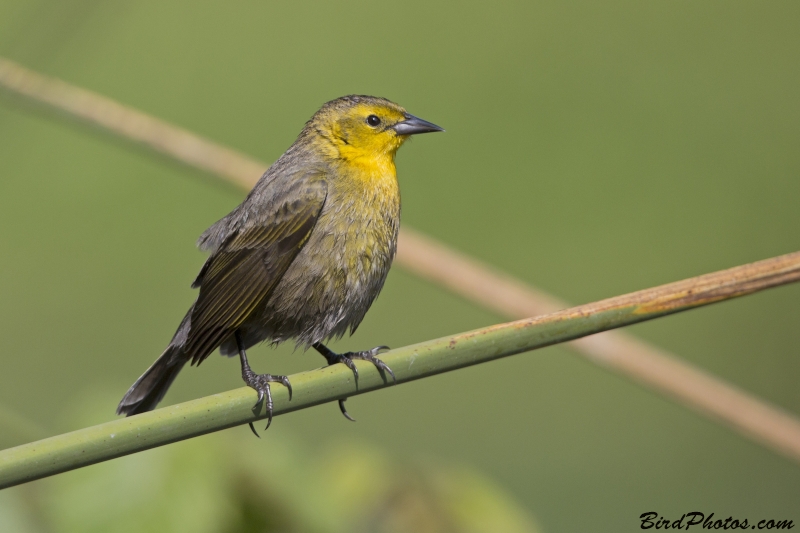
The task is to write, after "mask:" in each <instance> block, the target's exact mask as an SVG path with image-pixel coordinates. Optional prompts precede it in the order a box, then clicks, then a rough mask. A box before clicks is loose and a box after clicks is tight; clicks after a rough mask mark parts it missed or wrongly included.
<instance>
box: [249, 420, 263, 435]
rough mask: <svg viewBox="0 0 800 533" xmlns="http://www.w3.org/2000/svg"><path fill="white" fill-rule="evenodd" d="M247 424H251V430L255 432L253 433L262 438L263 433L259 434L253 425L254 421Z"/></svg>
mask: <svg viewBox="0 0 800 533" xmlns="http://www.w3.org/2000/svg"><path fill="white" fill-rule="evenodd" d="M247 425H248V426H250V430H251V431H252V432H253V435H255V436H256V437H258V438H259V439H260V438H261V435H259V434H258V432H256V428H255V426H254V425H253V423H252V422H248V423H247Z"/></svg>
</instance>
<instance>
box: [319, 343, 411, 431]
mask: <svg viewBox="0 0 800 533" xmlns="http://www.w3.org/2000/svg"><path fill="white" fill-rule="evenodd" d="M311 346H313V347H314V349H315V350H317V351H318V352H319V353H321V354H322V357H324V358H325V360H326V361H328V364H329V365H335V364H336V363H343V364H344V365H346V366H347V368H349V369H350V370H351V371H352V372H353V378H354V379H355V381H356V388H358V368H356V365H355V363H353V359H362V360H364V361H369V362H370V363H372V364H373V365H375V366H376V367H377V368H378V372H380V373H381V377H383V380H384V381H386V376H385V375H384V372H388V373H389V375H390V376H392V380H393V381H394V382H395V383H397V378H396V377H395V376H394V372H392V369H391V368H389V366H388V365H387V364H386V363H384V362H383V361H381V360H380V359H378V357H377V355H378V354H379V353H381V352H382V351H384V350H388V349H389V347H388V346H376V347H375V348H373V349H371V350H365V351H363V352H347V353H336V352H334V351H333V350H331V349H330V348H328V347H327V346H325V345H324V344H322V343H321V342H316V343H314V344H312V345H311ZM346 400H347V398H344V399H341V400H339V409H341V410H342V414H343V415H344V416H345V418H347V419H348V420H352V421H353V422H355V419H353V418H352V417H351V416H350V415H349V414H348V413H347V409H345V407H344V402H345V401H346Z"/></svg>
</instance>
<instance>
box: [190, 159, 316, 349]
mask: <svg viewBox="0 0 800 533" xmlns="http://www.w3.org/2000/svg"><path fill="white" fill-rule="evenodd" d="M280 181H281V182H282V183H281V184H280V185H283V187H275V188H276V189H283V190H282V191H275V192H274V193H273V194H271V195H270V198H269V199H268V200H266V199H265V200H264V201H263V202H260V203H259V205H260V206H261V207H262V209H263V211H264V212H263V213H258V212H254V211H253V212H249V213H248V216H246V217H244V216H243V217H242V223H241V227H240V228H238V229H237V230H235V231H232V232H231V234H230V235H228V237H227V238H226V240H225V242H224V243H223V244H222V245H221V246H220V247H219V248H218V249H217V251H216V252H215V253H214V254H213V255H212V256H211V257H210V258H209V259H208V261H207V262H206V264H205V265H204V266H203V269H202V270H201V272H200V275H199V276H198V279H197V281H196V282H195V283H196V284H199V285H200V295H199V296H198V297H197V302H196V303H195V305H194V309H193V311H192V316H191V326H190V330H189V335H188V338H187V340H186V344H185V345H184V353H186V354H187V355H188V356H190V357H191V358H192V364H198V363H200V362H201V361H202V360H203V359H205V358H206V357H208V355H209V354H210V353H211V352H213V351H214V349H215V348H216V347H217V346H219V345H220V344H221V343H222V342H223V341H224V340H225V339H226V338H228V337H229V336H230V335H231V334H233V332H234V331H236V328H238V327H239V326H241V325H242V323H243V322H244V321H245V320H247V318H248V317H249V316H250V314H251V313H252V312H253V311H254V310H255V309H256V308H257V307H258V306H259V304H261V303H262V302H264V301H265V300H266V298H268V297H269V296H270V294H271V292H272V290H273V289H274V288H275V286H276V285H277V284H278V282H279V281H280V279H281V277H283V274H284V272H286V269H287V268H288V267H289V265H290V264H291V262H292V261H293V260H294V258H295V256H297V253H298V252H299V251H300V249H301V248H302V247H303V245H304V244H305V242H306V240H307V239H308V237H309V235H310V234H311V230H312V229H313V228H314V225H315V224H316V222H317V219H318V218H319V215H320V212H321V211H322V206H323V204H324V203H325V197H326V194H327V187H326V184H325V181H324V179H323V178H322V177H321V176H320V175H319V174H312V175H306V176H300V177H297V176H295V177H293V179H291V180H280ZM275 185H276V186H277V185H279V184H278V183H276V184H275ZM242 207H243V209H245V210H247V205H244V206H242Z"/></svg>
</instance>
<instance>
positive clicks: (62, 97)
mask: <svg viewBox="0 0 800 533" xmlns="http://www.w3.org/2000/svg"><path fill="white" fill-rule="evenodd" d="M0 89H6V90H7V91H8V92H9V93H10V94H14V95H20V96H24V97H25V98H26V99H29V100H30V101H31V102H36V103H39V104H44V105H46V106H48V107H49V108H51V109H53V110H57V111H58V112H59V113H62V114H64V115H65V116H67V117H71V118H77V119H80V120H82V121H84V122H85V123H87V124H91V125H93V126H95V127H98V128H101V129H102V130H104V131H107V132H109V133H113V134H114V135H117V136H119V137H120V138H122V139H126V140H130V141H134V142H137V143H141V144H142V145H144V146H148V147H150V148H151V149H153V150H155V151H157V152H159V153H161V154H163V155H165V156H167V157H170V158H173V159H174V160H176V161H180V162H183V163H185V164H187V165H189V166H192V167H194V168H198V169H200V170H203V171H205V172H209V173H211V174H213V175H216V176H218V177H220V178H222V179H223V180H226V181H230V182H233V183H237V184H239V185H241V186H242V187H243V188H244V189H245V190H249V189H250V188H251V187H252V186H253V185H254V184H255V182H256V180H257V179H258V177H259V176H260V175H261V174H262V173H263V171H264V169H266V167H267V164H266V163H264V162H260V161H256V160H254V159H252V158H250V157H248V156H246V155H244V154H241V153H239V152H236V151H235V150H232V149H230V148H226V147H224V146H220V145H219V144H216V143H214V142H212V141H210V140H209V139H204V138H202V137H200V136H198V135H197V134H195V133H192V132H189V131H186V130H184V129H182V128H178V127H176V126H175V125H172V124H169V123H167V122H165V121H163V120H160V119H157V118H155V117H152V116H149V115H147V114H145V113H142V112H141V111H139V110H136V109H133V108H131V107H128V106H125V105H123V104H121V103H119V102H116V101H114V100H111V99H109V98H107V97H105V96H102V95H99V94H97V93H93V92H91V91H88V90H86V89H83V88H80V87H76V86H74V85H71V84H69V83H66V82H64V81H63V80H59V79H56V78H51V77H48V76H43V75H42V74H39V73H37V72H34V71H31V70H29V69H26V68H24V67H22V66H20V65H18V64H16V63H14V62H12V61H9V60H8V59H5V58H3V57H0ZM395 263H396V264H397V265H398V266H400V267H401V268H405V269H406V270H408V271H410V272H413V273H415V274H417V275H419V276H421V277H422V278H424V279H427V280H429V281H432V282H434V283H437V284H439V285H441V286H443V287H446V288H449V289H450V290H452V291H454V292H455V293H456V294H459V295H461V296H463V297H465V298H467V299H468V300H471V301H473V302H475V303H477V304H479V305H482V306H485V307H487V308H489V309H493V310H495V311H497V312H499V313H500V314H502V315H504V316H506V317H508V318H512V319H513V318H522V317H527V316H534V315H540V314H545V313H550V312H553V311H556V310H559V309H564V308H566V307H568V304H566V303H565V302H563V301H561V300H559V299H557V298H555V297H553V296H551V295H548V294H546V293H544V292H542V291H541V290H540V289H537V288H535V287H532V286H530V285H529V284H527V283H523V282H522V281H520V280H516V279H514V278H512V277H510V276H508V275H507V274H504V273H502V272H499V271H497V270H496V269H494V268H492V267H490V266H489V265H485V264H482V263H481V262H479V261H477V260H476V259H475V258H473V257H469V256H467V255H465V254H463V253H460V252H457V251H455V250H453V249H452V248H450V247H448V246H446V245H444V244H443V243H441V242H437V241H435V240H433V239H431V238H430V237H429V236H425V235H423V234H421V233H418V232H415V231H413V230H410V229H409V228H408V227H404V228H402V229H401V230H400V240H399V243H398V248H397V258H396V261H395ZM570 346H571V347H572V348H574V349H575V350H577V351H578V353H579V354H581V355H583V356H584V357H586V358H587V359H588V360H589V361H591V362H593V363H595V364H598V365H601V366H602V367H604V368H606V369H609V370H613V371H615V372H618V373H619V374H620V375H622V376H625V377H627V378H629V379H632V380H634V381H635V382H637V383H639V384H640V385H642V386H644V387H649V388H652V389H653V390H655V391H659V392H661V393H662V394H665V395H667V396H668V397H670V398H673V399H675V400H677V401H679V402H681V403H683V404H684V405H686V406H688V407H691V408H693V409H694V410H695V411H697V412H699V413H701V414H703V415H705V416H707V417H709V418H710V419H711V420H714V421H717V422H721V423H724V424H725V425H727V426H728V427H729V428H731V429H733V430H734V431H737V432H739V434H741V435H743V436H746V437H748V438H750V439H752V440H754V441H755V442H758V443H760V444H763V445H765V446H767V447H769V448H770V449H772V450H774V451H777V452H779V453H781V454H783V455H784V456H785V457H788V458H790V459H792V460H793V461H795V462H798V463H800V421H798V419H797V417H795V416H794V415H793V414H791V413H788V412H786V411H784V410H782V409H780V408H778V407H777V406H774V405H771V404H770V403H769V402H766V401H765V400H763V399H761V398H758V397H757V396H755V395H753V394H750V393H748V392H747V391H744V390H742V389H740V388H739V387H736V386H735V385H733V384H731V383H728V382H726V381H725V380H723V379H721V378H720V377H717V376H714V375H712V374H709V373H708V372H704V371H703V370H701V369H699V368H697V367H695V366H694V365H692V364H690V363H689V362H688V361H684V360H682V359H681V358H680V357H678V356H677V355H675V354H670V353H668V352H666V351H665V350H663V349H659V348H656V347H655V346H652V345H649V344H647V343H645V342H644V341H642V340H639V339H636V338H635V337H632V336H631V335H628V334H626V333H624V332H609V333H607V334H604V335H593V336H591V337H588V338H583V339H579V340H577V341H575V342H573V343H570Z"/></svg>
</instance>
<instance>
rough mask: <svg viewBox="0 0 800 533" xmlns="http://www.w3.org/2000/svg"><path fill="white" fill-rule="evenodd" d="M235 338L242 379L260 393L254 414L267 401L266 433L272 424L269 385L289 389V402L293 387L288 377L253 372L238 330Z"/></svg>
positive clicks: (254, 407)
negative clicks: (274, 384)
mask: <svg viewBox="0 0 800 533" xmlns="http://www.w3.org/2000/svg"><path fill="white" fill-rule="evenodd" d="M234 337H235V338H236V347H237V348H238V349H239V360H240V361H241V362H242V379H243V380H244V382H245V383H246V384H247V386H248V387H250V388H251V389H255V391H256V392H258V400H256V404H255V405H254V406H253V412H258V408H259V406H260V405H261V402H263V401H264V398H265V397H266V399H267V427H265V428H264V431H266V430H267V429H269V426H270V424H272V392H271V391H270V390H269V384H270V383H282V384H283V386H284V387H286V388H287V389H289V400H291V399H292V385H291V383H289V378H287V377H286V376H273V375H272V374H256V373H255V372H253V371H252V370H251V369H250V363H248V362H247V353H245V351H244V343H242V337H241V335H240V334H239V331H238V330H237V331H236V333H234ZM249 425H250V429H251V430H253V433H254V434H255V436H256V437H258V436H259V435H258V433H256V428H254V427H253V423H252V422H250V423H249Z"/></svg>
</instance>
